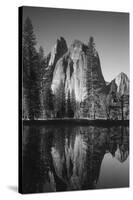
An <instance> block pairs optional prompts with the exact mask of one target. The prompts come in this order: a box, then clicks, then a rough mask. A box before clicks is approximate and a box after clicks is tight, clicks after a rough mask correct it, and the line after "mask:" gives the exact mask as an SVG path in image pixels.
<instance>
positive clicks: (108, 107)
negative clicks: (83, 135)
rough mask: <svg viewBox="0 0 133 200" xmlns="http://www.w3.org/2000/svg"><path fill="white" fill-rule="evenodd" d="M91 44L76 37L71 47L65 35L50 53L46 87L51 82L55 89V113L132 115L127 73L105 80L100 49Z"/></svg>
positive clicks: (101, 116)
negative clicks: (130, 112) (130, 113)
mask: <svg viewBox="0 0 133 200" xmlns="http://www.w3.org/2000/svg"><path fill="white" fill-rule="evenodd" d="M89 48H90V47H89V46H88V45H86V44H84V43H83V42H81V41H79V40H74V41H73V42H72V44H71V46H70V47H69V49H68V48H67V44H66V41H65V39H64V38H62V37H61V38H60V39H57V42H56V44H55V46H54V47H53V49H52V51H51V53H50V54H49V55H48V57H47V68H46V72H45V77H47V78H46V81H45V84H44V85H45V87H46V85H47V84H48V83H49V86H48V87H49V88H50V90H51V91H52V95H53V103H54V105H53V106H54V108H53V111H52V112H53V114H52V116H54V117H59V118H60V117H75V118H88V119H116V117H117V119H128V118H129V79H128V77H127V75H126V74H124V73H123V72H121V73H120V74H119V75H118V76H117V77H116V78H115V79H113V80H112V81H111V82H110V83H109V82H105V80H104V77H103V74H102V69H101V64H100V58H99V55H98V52H97V50H96V48H95V46H93V48H92V50H91V51H90V49H89ZM48 87H47V88H48ZM46 93H47V92H46ZM45 96H46V94H45ZM68 113H69V114H70V115H69V114H68Z"/></svg>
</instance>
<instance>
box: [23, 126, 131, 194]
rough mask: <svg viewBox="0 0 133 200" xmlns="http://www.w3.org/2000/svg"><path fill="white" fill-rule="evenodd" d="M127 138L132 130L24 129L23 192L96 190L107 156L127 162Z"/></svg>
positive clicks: (92, 127) (93, 128) (49, 127)
mask: <svg viewBox="0 0 133 200" xmlns="http://www.w3.org/2000/svg"><path fill="white" fill-rule="evenodd" d="M128 136H129V128H128V127H122V126H120V127H111V128H103V127H94V126H83V127H82V126H70V127H68V126H67V127H65V126H64V127H58V126H53V127H52V126H42V127H34V126H25V127H24V140H23V192H24V193H32V192H35V191H36V192H50V191H68V190H81V189H82V190H84V189H93V188H96V186H97V183H98V180H99V175H100V170H101V169H100V168H101V163H102V160H103V158H104V155H106V153H110V154H111V155H112V157H113V158H115V159H117V160H118V161H120V162H121V163H122V162H124V161H126V160H127V157H128V154H129V140H128V139H129V138H128ZM108 170H110V169H108ZM101 181H102V180H101ZM114 181H115V180H114ZM101 185H102V184H101ZM102 187H103V185H102ZM112 187H113V186H112ZM117 187H119V185H118V186H117ZM99 188H100V186H99Z"/></svg>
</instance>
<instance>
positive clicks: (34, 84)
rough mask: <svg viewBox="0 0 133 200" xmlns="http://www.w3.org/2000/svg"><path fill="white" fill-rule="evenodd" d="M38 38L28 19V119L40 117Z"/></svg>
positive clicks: (25, 52)
mask: <svg viewBox="0 0 133 200" xmlns="http://www.w3.org/2000/svg"><path fill="white" fill-rule="evenodd" d="M35 45H36V38H35V35H34V31H33V26H32V23H31V20H30V18H29V17H28V18H26V20H25V23H24V28H23V87H24V90H23V91H25V93H23V98H25V100H24V101H25V103H26V109H27V110H28V111H27V113H28V118H29V119H34V118H38V117H39V115H40V68H39V57H38V53H37V51H36V48H35Z"/></svg>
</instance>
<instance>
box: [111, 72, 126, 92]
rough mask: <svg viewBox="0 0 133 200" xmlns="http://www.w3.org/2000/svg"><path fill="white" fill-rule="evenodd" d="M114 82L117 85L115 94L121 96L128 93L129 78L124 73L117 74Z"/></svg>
mask: <svg viewBox="0 0 133 200" xmlns="http://www.w3.org/2000/svg"><path fill="white" fill-rule="evenodd" d="M114 81H115V83H116V85H117V92H119V93H120V94H121V95H123V94H128V93H129V78H128V76H127V75H126V74H125V73H124V72H121V73H120V74H118V76H116V78H115V79H114Z"/></svg>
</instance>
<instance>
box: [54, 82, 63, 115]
mask: <svg viewBox="0 0 133 200" xmlns="http://www.w3.org/2000/svg"><path fill="white" fill-rule="evenodd" d="M65 101H66V100H65V90H64V83H63V82H62V81H61V83H60V85H59V87H58V89H57V90H56V94H55V97H54V112H55V115H56V117H58V118H63V117H65V106H66V105H65V104H66V103H65Z"/></svg>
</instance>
